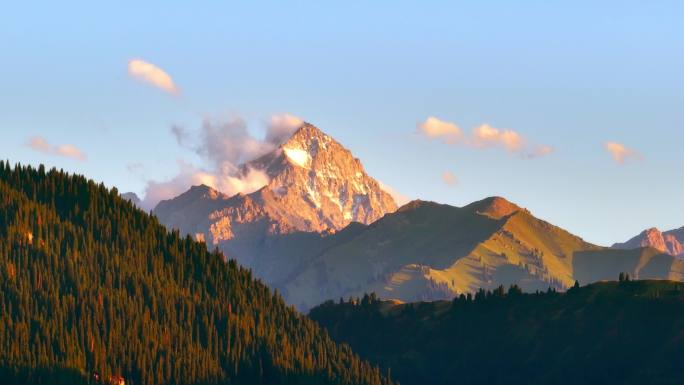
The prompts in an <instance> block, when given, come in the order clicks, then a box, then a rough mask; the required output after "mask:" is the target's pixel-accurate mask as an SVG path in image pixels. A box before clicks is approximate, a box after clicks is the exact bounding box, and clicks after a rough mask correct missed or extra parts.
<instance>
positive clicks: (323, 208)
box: [154, 124, 397, 268]
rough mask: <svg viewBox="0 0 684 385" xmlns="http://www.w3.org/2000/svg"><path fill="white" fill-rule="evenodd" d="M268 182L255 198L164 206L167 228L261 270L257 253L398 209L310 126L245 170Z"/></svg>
mask: <svg viewBox="0 0 684 385" xmlns="http://www.w3.org/2000/svg"><path fill="white" fill-rule="evenodd" d="M254 170H259V171H262V172H265V173H266V174H267V175H268V177H269V179H270V182H269V183H268V185H266V186H264V187H263V188H261V189H259V190H258V191H255V192H253V193H251V194H246V195H245V194H238V195H235V196H227V195H225V194H222V193H220V192H218V191H216V190H214V189H212V188H209V187H207V186H195V187H192V188H191V189H190V190H189V191H187V192H185V193H184V194H182V195H180V196H178V197H176V198H174V199H171V200H168V201H163V202H161V203H159V205H158V206H157V207H156V208H155V209H154V214H156V215H157V217H158V218H159V219H160V221H161V222H162V223H163V224H165V225H166V226H167V227H170V228H176V229H179V230H180V231H181V232H183V233H188V234H192V235H193V236H195V237H196V238H197V239H201V240H204V241H206V242H207V243H208V244H211V245H217V246H219V247H221V248H222V249H223V250H224V251H226V253H227V254H228V255H230V256H231V257H234V258H237V259H238V261H239V262H241V263H243V264H245V265H247V266H249V267H252V268H253V267H255V264H256V263H257V261H256V260H255V257H256V255H257V254H258V253H256V252H255V247H258V246H259V245H261V244H263V243H264V242H266V241H267V239H268V238H271V237H275V236H279V235H283V234H289V233H293V232H298V231H301V232H311V233H333V232H336V231H338V230H340V229H342V228H344V227H345V226H347V225H348V224H349V223H351V222H359V223H364V224H369V223H372V222H374V221H376V220H377V219H379V218H381V217H382V216H383V215H385V214H387V213H390V212H393V211H395V210H396V208H397V207H396V204H395V202H394V200H393V199H392V197H391V196H390V195H389V194H388V193H387V192H385V191H384V190H382V189H381V188H380V185H379V184H378V182H377V181H375V180H374V179H373V178H371V177H369V176H368V175H367V174H366V173H365V171H364V169H363V166H362V165H361V162H360V161H359V160H358V159H356V158H354V157H353V155H352V154H351V152H349V150H347V149H345V148H344V147H343V146H342V145H341V144H339V143H338V142H337V141H335V140H334V139H333V138H331V137H330V136H328V135H327V134H325V133H323V132H322V131H321V130H319V129H318V128H316V127H315V126H313V125H311V124H304V125H303V126H302V127H301V128H299V129H298V130H297V131H296V132H295V133H294V134H293V135H292V136H291V137H290V138H289V139H288V140H287V141H286V142H284V143H283V144H281V145H280V146H279V147H278V148H277V149H276V150H275V151H273V152H271V153H269V154H266V155H264V156H262V157H260V158H258V159H256V160H253V161H251V162H249V163H247V164H244V165H242V166H241V172H242V173H245V174H246V173H249V172H252V171H254Z"/></svg>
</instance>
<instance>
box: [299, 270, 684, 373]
mask: <svg viewBox="0 0 684 385" xmlns="http://www.w3.org/2000/svg"><path fill="white" fill-rule="evenodd" d="M682 285H683V284H682V283H678V282H672V281H623V282H601V283H595V284H591V285H588V286H585V287H581V288H580V287H577V288H571V289H570V290H569V291H568V292H567V293H557V292H555V291H552V290H549V291H547V292H539V293H534V294H524V293H522V292H521V291H520V289H519V288H517V287H513V288H512V289H510V290H508V291H506V290H505V289H503V287H502V288H499V289H496V290H494V291H489V292H484V291H479V292H478V293H477V294H476V295H475V296H461V297H459V298H456V299H455V300H453V301H438V302H423V303H413V304H397V303H395V302H381V301H378V300H375V299H374V298H373V297H365V298H363V299H362V300H360V301H358V300H354V301H345V302H343V303H339V304H335V303H333V302H328V303H325V304H323V305H321V306H319V307H316V308H314V309H312V310H311V312H310V316H311V318H312V319H314V320H316V321H318V322H319V323H320V324H321V325H322V326H323V327H325V328H326V329H328V330H329V331H330V333H331V335H332V336H333V338H334V339H336V340H337V341H339V342H347V343H349V344H350V345H351V346H352V348H353V349H354V350H355V351H357V352H358V353H359V354H360V355H361V356H362V357H364V358H367V359H369V360H370V361H371V362H375V363H378V364H380V365H381V366H382V367H383V368H384V369H385V370H388V371H390V370H391V373H392V375H393V377H395V378H396V379H397V380H398V381H400V382H401V383H402V384H404V385H422V384H432V385H440V384H459V385H469V384H490V385H496V384H501V385H503V384H506V385H517V384H520V385H523V384H524V385H535V384H558V385H564V384H635V385H636V384H681V383H683V380H682V378H683V377H682V357H684V290H682V287H683V286H682Z"/></svg>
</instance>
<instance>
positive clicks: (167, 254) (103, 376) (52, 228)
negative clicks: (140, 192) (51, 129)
mask: <svg viewBox="0 0 684 385" xmlns="http://www.w3.org/2000/svg"><path fill="white" fill-rule="evenodd" d="M0 286H1V287H0V312H1V314H0V315H1V316H0V383H2V384H29V383H30V384H54V383H61V384H77V383H96V382H102V383H107V382H117V381H118V379H119V378H121V379H124V380H125V383H126V384H250V385H254V384H349V385H352V384H368V385H381V384H382V385H386V384H391V382H390V380H389V379H388V378H387V376H386V375H385V374H384V373H381V372H380V370H379V369H378V368H375V367H372V366H371V365H370V364H369V363H367V362H366V361H363V360H361V359H359V357H358V356H356V355H355V354H354V353H353V352H352V351H351V349H350V348H349V347H348V346H347V345H338V344H336V343H335V342H333V341H332V340H331V339H330V338H329V337H328V335H327V333H326V332H324V331H323V330H322V329H321V328H319V327H318V326H317V324H316V323H314V322H312V321H311V320H309V319H308V318H307V317H305V316H302V315H300V314H299V313H297V312H296V311H294V310H293V309H292V308H291V307H288V306H287V305H286V304H285V303H284V302H283V300H282V299H281V298H280V296H279V295H278V294H277V293H275V294H274V293H272V292H271V291H269V289H268V288H267V287H266V286H265V285H263V284H261V283H260V282H259V281H257V280H255V279H254V278H253V277H252V276H251V274H250V272H249V271H247V270H245V269H243V268H241V267H239V266H238V265H237V264H236V263H235V262H234V261H228V262H227V263H226V262H225V260H224V257H223V255H222V254H220V253H218V252H211V251H209V250H207V246H206V245H205V244H204V243H198V242H195V241H193V240H192V239H190V238H188V237H182V236H181V235H180V234H179V233H178V232H168V231H167V230H166V229H165V228H164V227H163V226H161V225H160V224H159V223H158V221H157V220H156V219H155V218H154V217H151V216H149V215H148V214H146V213H144V212H142V211H140V210H138V209H136V208H135V207H134V206H133V205H131V204H130V203H129V202H127V201H125V200H123V199H122V198H121V197H120V196H119V194H118V192H117V191H116V189H111V190H110V189H107V188H105V187H104V186H103V185H101V184H96V183H95V182H93V181H90V180H87V179H86V178H84V177H81V176H73V175H69V174H66V173H64V172H63V171H57V170H50V171H46V170H45V168H44V167H42V166H41V167H39V168H37V169H36V168H32V167H24V166H15V167H11V166H10V165H9V163H7V162H0Z"/></svg>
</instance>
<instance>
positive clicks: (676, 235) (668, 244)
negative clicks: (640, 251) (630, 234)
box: [613, 227, 684, 255]
mask: <svg viewBox="0 0 684 385" xmlns="http://www.w3.org/2000/svg"><path fill="white" fill-rule="evenodd" d="M639 247H652V248H654V249H656V250H659V251H662V252H664V253H667V254H670V255H684V227H682V228H680V229H677V230H670V231H665V232H661V231H660V230H658V229H657V228H655V227H653V228H650V229H648V230H644V231H643V232H641V234H639V235H637V236H636V237H634V238H632V239H630V240H628V241H627V242H624V243H616V244H614V245H613V248H615V249H636V248H639Z"/></svg>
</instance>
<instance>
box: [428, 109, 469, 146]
mask: <svg viewBox="0 0 684 385" xmlns="http://www.w3.org/2000/svg"><path fill="white" fill-rule="evenodd" d="M418 132H419V133H420V134H422V135H424V136H426V137H428V138H431V139H439V140H441V141H443V142H444V143H448V144H454V143H457V142H459V141H460V140H461V139H462V137H463V131H462V130H461V128H460V127H459V126H458V125H456V124H455V123H451V122H446V121H443V120H440V119H438V118H435V117H434V116H430V117H428V118H427V119H426V120H425V121H424V122H423V123H420V124H418Z"/></svg>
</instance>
